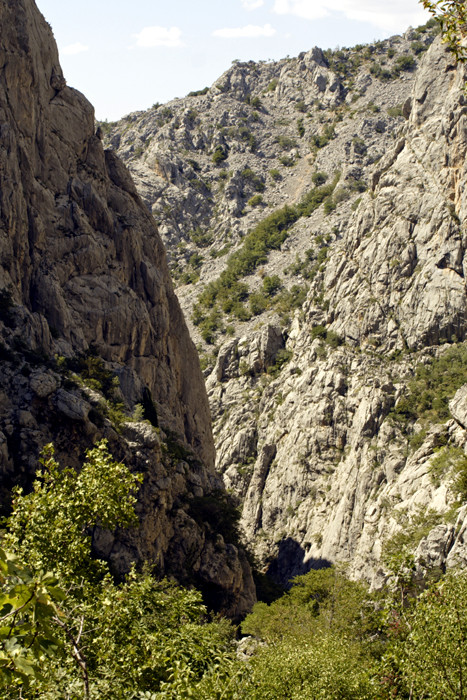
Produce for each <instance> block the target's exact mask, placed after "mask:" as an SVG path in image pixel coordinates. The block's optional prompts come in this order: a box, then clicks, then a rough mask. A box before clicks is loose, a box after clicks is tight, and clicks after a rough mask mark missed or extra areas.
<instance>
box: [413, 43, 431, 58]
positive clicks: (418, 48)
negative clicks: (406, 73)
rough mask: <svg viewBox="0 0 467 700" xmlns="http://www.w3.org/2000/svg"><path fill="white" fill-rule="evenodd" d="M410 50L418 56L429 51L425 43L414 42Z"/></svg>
mask: <svg viewBox="0 0 467 700" xmlns="http://www.w3.org/2000/svg"><path fill="white" fill-rule="evenodd" d="M410 48H411V49H412V51H413V52H414V54H415V55H416V56H418V55H419V54H421V53H423V52H424V51H426V50H427V48H428V46H427V45H426V44H424V43H423V41H412V43H411V44H410Z"/></svg>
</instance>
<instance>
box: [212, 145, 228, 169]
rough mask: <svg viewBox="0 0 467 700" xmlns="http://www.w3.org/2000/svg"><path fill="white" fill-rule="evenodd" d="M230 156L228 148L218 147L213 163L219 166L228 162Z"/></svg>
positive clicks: (213, 155) (215, 150)
mask: <svg viewBox="0 0 467 700" xmlns="http://www.w3.org/2000/svg"><path fill="white" fill-rule="evenodd" d="M228 156H229V154H228V150H227V147H226V146H216V148H215V149H214V153H213V154H212V162H213V163H214V165H219V163H222V162H223V161H224V160H227V158H228Z"/></svg>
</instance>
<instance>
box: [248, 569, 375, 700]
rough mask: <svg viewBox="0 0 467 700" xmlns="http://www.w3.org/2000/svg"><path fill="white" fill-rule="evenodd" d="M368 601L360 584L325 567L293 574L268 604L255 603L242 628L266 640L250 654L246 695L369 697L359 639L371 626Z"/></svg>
mask: <svg viewBox="0 0 467 700" xmlns="http://www.w3.org/2000/svg"><path fill="white" fill-rule="evenodd" d="M368 599H369V595H368V593H367V590H366V588H365V586H364V585H363V584H361V583H355V582H352V581H349V580H348V579H346V578H345V577H344V576H343V575H342V574H341V573H340V572H339V571H337V570H336V569H335V568H328V569H320V570H318V571H310V573H308V574H305V575H304V576H298V577H296V578H295V579H294V580H293V586H292V588H291V589H290V591H289V592H288V593H286V594H285V595H284V596H282V597H281V598H279V599H278V600H276V601H274V602H273V603H271V604H270V605H266V604H265V603H257V604H256V605H255V607H254V608H253V612H252V613H251V614H250V615H248V616H247V617H246V619H245V621H244V622H243V623H242V631H243V632H244V633H246V634H252V635H254V636H255V637H257V638H259V639H260V640H263V641H266V642H267V643H268V644H267V646H266V647H260V648H259V649H258V651H257V652H256V654H255V656H254V657H253V661H252V663H251V669H250V671H249V674H248V677H249V678H250V684H251V686H247V687H246V689H245V692H246V691H248V692H247V695H248V697H253V698H258V700H259V698H271V700H273V699H274V700H276V698H277V699H281V698H284V699H285V698H294V699H296V700H299V699H301V698H309V699H310V700H311V699H312V698H313V699H314V698H322V700H325V699H327V698H331V697H336V698H355V699H356V698H362V699H363V698H374V697H375V696H374V694H373V693H374V689H375V688H374V687H373V683H372V681H371V678H370V674H369V669H370V668H371V665H372V662H371V661H370V660H369V658H368V657H367V656H366V653H365V649H364V647H363V645H362V644H361V641H360V640H362V639H363V638H364V637H365V636H366V635H368V632H369V631H372V630H375V629H376V624H375V620H374V614H373V610H374V609H373V608H372V606H371V605H368V604H367V601H368ZM250 687H251V690H250Z"/></svg>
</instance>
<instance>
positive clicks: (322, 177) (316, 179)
mask: <svg viewBox="0 0 467 700" xmlns="http://www.w3.org/2000/svg"><path fill="white" fill-rule="evenodd" d="M327 179H328V176H327V175H326V173H322V172H320V171H317V172H315V173H313V175H312V176H311V181H312V183H313V184H314V185H315V187H321V185H324V183H325V182H326V181H327Z"/></svg>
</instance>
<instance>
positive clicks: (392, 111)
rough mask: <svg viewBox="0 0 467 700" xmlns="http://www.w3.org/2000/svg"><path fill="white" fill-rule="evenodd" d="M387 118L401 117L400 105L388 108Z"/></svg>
mask: <svg viewBox="0 0 467 700" xmlns="http://www.w3.org/2000/svg"><path fill="white" fill-rule="evenodd" d="M387 113H388V116H389V117H402V105H397V106H396V107H389V108H388V109H387Z"/></svg>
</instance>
